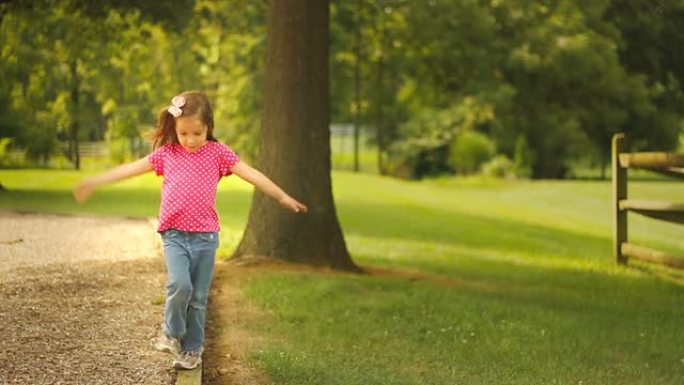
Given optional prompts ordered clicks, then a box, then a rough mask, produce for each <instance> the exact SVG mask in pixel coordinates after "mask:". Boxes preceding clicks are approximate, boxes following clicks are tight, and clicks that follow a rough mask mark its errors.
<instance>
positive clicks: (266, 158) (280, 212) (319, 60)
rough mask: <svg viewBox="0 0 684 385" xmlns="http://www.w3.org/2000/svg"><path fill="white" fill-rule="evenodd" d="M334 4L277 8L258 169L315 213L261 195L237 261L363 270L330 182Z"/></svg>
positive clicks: (308, 0) (286, 2)
mask: <svg viewBox="0 0 684 385" xmlns="http://www.w3.org/2000/svg"><path fill="white" fill-rule="evenodd" d="M328 47H329V10H328V1H321V0H305V1H303V0H271V1H269V7H268V34H267V52H266V73H265V88H264V108H263V115H262V122H261V141H260V153H259V159H258V162H257V163H258V168H259V169H260V170H261V171H262V172H263V173H264V174H265V175H266V176H268V177H269V178H271V179H272V180H273V181H274V182H275V183H276V184H278V185H279V186H281V187H282V188H283V189H284V190H285V191H287V192H288V193H289V194H290V195H292V196H293V197H295V198H296V199H298V200H300V201H302V202H303V203H305V204H307V205H308V206H309V212H308V213H306V214H294V213H291V212H289V211H287V210H285V209H283V208H281V207H280V206H279V205H278V203H277V202H276V201H274V200H273V199H272V198H270V197H268V196H266V195H264V194H263V193H261V192H259V191H256V192H255V194H254V199H253V203H252V207H251V209H250V213H249V219H248V222H247V227H246V229H245V232H244V235H243V238H242V241H241V242H240V245H239V246H238V248H237V250H236V251H235V253H234V255H233V257H234V258H238V259H240V258H243V259H245V258H246V259H249V258H260V257H267V258H275V259H281V260H286V261H291V262H298V263H306V264H311V265H318V266H328V267H332V268H337V269H344V270H358V268H357V267H356V265H355V264H354V262H353V261H352V260H351V257H350V256H349V252H348V251H347V247H346V244H345V241H344V236H343V235H342V230H341V228H340V225H339V223H338V220H337V214H336V211H335V204H334V201H333V195H332V186H331V178H330V167H331V165H330V129H329V120H330V117H329V107H328V104H329V82H328V77H329V71H328Z"/></svg>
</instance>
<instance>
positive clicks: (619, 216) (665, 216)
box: [612, 134, 684, 269]
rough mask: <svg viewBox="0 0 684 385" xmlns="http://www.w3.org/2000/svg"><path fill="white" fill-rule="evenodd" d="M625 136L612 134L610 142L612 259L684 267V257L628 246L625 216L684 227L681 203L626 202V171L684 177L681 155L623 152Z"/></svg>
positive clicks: (683, 211)
mask: <svg viewBox="0 0 684 385" xmlns="http://www.w3.org/2000/svg"><path fill="white" fill-rule="evenodd" d="M624 141H625V135H624V134H615V135H613V140H612V171H613V176H612V178H613V213H614V217H613V218H614V220H613V256H614V257H615V259H616V260H617V263H619V264H626V263H627V260H628V259H629V258H633V259H639V260H642V261H648V262H653V263H658V264H662V265H666V266H670V267H674V268H679V269H682V268H684V256H678V255H673V254H670V253H667V252H664V251H660V250H654V249H650V248H647V247H644V246H639V245H635V244H631V243H629V242H628V237H627V213H628V212H629V211H633V212H635V213H638V214H641V215H645V216H648V217H651V218H655V219H659V220H663V221H668V222H674V223H679V224H684V203H675V202H666V201H654V200H641V199H627V180H628V177H627V170H628V169H630V168H640V169H645V170H649V171H653V172H657V173H660V174H664V175H668V176H673V177H679V178H684V154H672V153H666V152H638V153H623V152H622V150H623V147H624Z"/></svg>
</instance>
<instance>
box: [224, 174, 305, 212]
mask: <svg viewBox="0 0 684 385" xmlns="http://www.w3.org/2000/svg"><path fill="white" fill-rule="evenodd" d="M230 171H232V172H233V174H235V175H237V176H239V177H240V178H242V179H244V180H245V181H247V182H249V183H251V184H253V185H254V187H256V188H258V189H259V190H261V191H262V192H263V193H264V194H266V195H268V196H270V197H272V198H273V199H275V200H277V201H278V203H280V205H281V206H283V207H285V208H286V209H288V210H292V211H294V212H296V213H298V212H304V213H305V212H307V210H308V208H307V207H306V205H304V204H302V203H299V202H297V200H295V199H294V198H292V197H291V196H289V195H287V193H286V192H285V191H283V190H282V189H281V188H280V187H278V185H276V184H275V183H273V181H271V180H270V179H268V177H267V176H266V175H264V174H262V173H261V172H260V171H259V170H256V169H254V168H252V167H251V166H249V165H248V164H247V163H244V162H242V161H240V162H237V163H236V164H235V165H234V166H233V167H232V168H231V169H230Z"/></svg>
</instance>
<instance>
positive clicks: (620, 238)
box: [612, 133, 627, 265]
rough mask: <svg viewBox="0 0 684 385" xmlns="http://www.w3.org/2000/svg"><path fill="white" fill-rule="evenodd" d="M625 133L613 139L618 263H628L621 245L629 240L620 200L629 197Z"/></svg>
mask: <svg viewBox="0 0 684 385" xmlns="http://www.w3.org/2000/svg"><path fill="white" fill-rule="evenodd" d="M624 139H625V134H622V133H619V134H615V135H613V140H612V177H613V178H612V179H613V220H614V221H613V256H614V257H615V259H616V260H617V263H618V264H621V265H624V264H625V263H627V257H625V256H624V255H622V250H621V246H622V243H623V242H627V210H620V201H621V200H622V199H627V169H626V168H625V167H622V166H621V165H620V153H621V152H622V147H623V142H624Z"/></svg>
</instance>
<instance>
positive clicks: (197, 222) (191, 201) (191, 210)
mask: <svg viewBox="0 0 684 385" xmlns="http://www.w3.org/2000/svg"><path fill="white" fill-rule="evenodd" d="M147 159H148V160H149V161H150V164H151V165H152V168H153V169H154V171H155V172H156V173H157V175H163V176H164V183H163V186H162V193H161V205H160V207H159V227H158V228H157V231H159V232H161V231H164V230H167V229H176V230H181V231H192V232H211V231H219V229H220V227H219V218H218V213H217V212H216V186H217V185H218V182H219V180H221V177H224V176H228V175H230V174H232V172H231V171H230V169H231V167H233V166H234V165H235V164H236V163H237V162H239V161H240V158H238V156H237V155H236V154H235V153H234V152H233V151H232V150H231V149H230V148H228V146H226V145H225V144H222V143H218V142H212V141H207V143H205V144H204V145H203V146H202V147H200V148H199V149H197V150H196V151H194V152H188V151H187V150H185V149H184V148H183V146H181V145H180V144H167V145H164V146H162V147H159V148H158V149H157V150H155V151H154V152H153V153H151V154H150V155H148V157H147Z"/></svg>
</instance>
